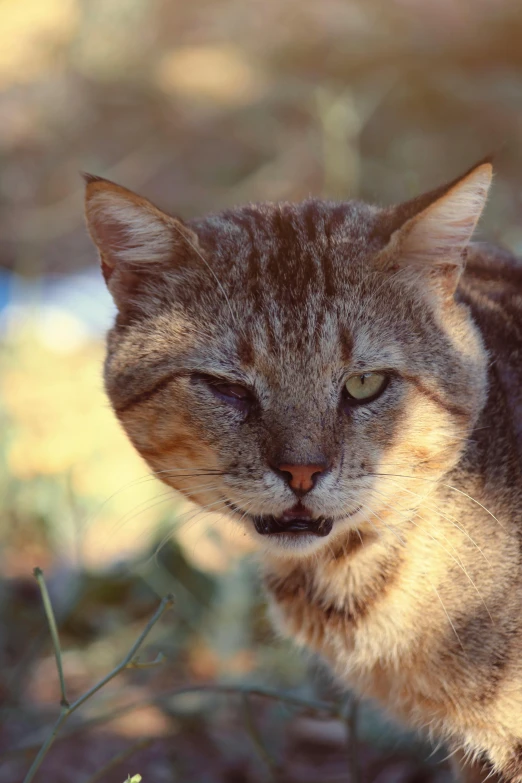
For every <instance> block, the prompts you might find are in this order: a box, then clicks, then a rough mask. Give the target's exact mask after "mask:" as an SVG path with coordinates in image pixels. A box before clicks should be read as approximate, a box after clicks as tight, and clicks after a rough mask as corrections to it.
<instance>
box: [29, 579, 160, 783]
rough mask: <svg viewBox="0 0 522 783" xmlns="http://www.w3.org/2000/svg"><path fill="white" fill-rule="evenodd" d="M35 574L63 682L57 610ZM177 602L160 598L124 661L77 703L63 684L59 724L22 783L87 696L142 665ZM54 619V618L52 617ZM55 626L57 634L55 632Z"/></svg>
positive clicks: (30, 779) (33, 774)
mask: <svg viewBox="0 0 522 783" xmlns="http://www.w3.org/2000/svg"><path fill="white" fill-rule="evenodd" d="M34 574H35V577H36V579H37V581H38V585H39V587H40V589H41V590H42V597H43V601H44V608H45V613H46V615H47V619H48V622H49V628H50V630H51V636H52V638H53V644H54V648H55V655H56V664H57V668H58V673H59V674H60V672H62V674H61V680H60V684H61V683H62V681H63V670H62V668H61V666H62V664H61V649H60V640H59V638H58V631H57V629H56V622H55V620H54V613H53V610H52V605H51V601H50V598H49V594H48V592H47V588H46V585H45V580H44V576H43V572H42V570H41V569H40V568H36V569H35V571H34ZM173 603H174V598H173V596H172V595H167V596H166V597H165V598H163V600H162V601H161V603H160V605H159V606H158V608H157V610H156V612H155V613H154V615H153V616H152V617H151V619H150V620H149V622H148V623H147V625H146V627H145V628H144V630H143V631H142V633H141V634H140V636H139V637H138V639H137V640H136V642H135V643H134V644H133V646H132V647H131V649H130V651H129V652H128V653H127V655H126V656H125V658H124V659H123V661H122V662H121V663H120V664H119V665H118V666H116V667H115V668H114V669H113V670H112V671H111V672H110V673H109V674H108V675H107V676H106V677H104V678H103V679H102V680H100V682H98V683H97V684H96V685H94V686H93V687H92V688H90V689H89V690H88V691H87V692H86V693H84V694H83V696H80V697H79V698H78V699H76V701H75V702H73V703H72V704H69V703H68V702H67V700H66V699H65V700H64V694H65V682H64V684H63V687H62V686H61V691H62V702H61V704H62V710H61V712H60V715H59V717H58V719H57V720H56V723H55V724H54V726H53V728H52V730H51V733H50V734H49V736H48V737H47V739H46V740H45V742H44V744H43V745H42V747H41V748H40V750H39V751H38V753H37V755H36V758H35V759H34V761H33V763H32V764H31V767H30V768H29V771H28V773H27V775H26V776H25V778H24V781H23V783H31V781H32V780H33V779H34V776H35V775H36V773H37V771H38V769H39V767H40V765H41V763H42V761H43V760H44V758H45V756H46V755H47V753H48V751H49V749H50V747H51V745H52V744H53V743H54V741H55V739H56V737H57V735H58V732H59V731H60V729H61V727H62V726H63V724H64V723H65V721H66V720H68V718H69V717H70V716H71V715H72V713H73V712H75V711H76V710H77V709H78V707H81V705H82V704H84V703H85V702H86V701H87V700H88V699H90V697H91V696H93V695H94V694H95V693H97V691H99V690H100V688H103V686H104V685H106V684H107V683H108V682H109V681H110V680H112V679H113V678H114V677H116V676H117V675H118V674H119V673H120V672H121V671H123V669H126V668H129V667H130V668H133V667H134V668H139V667H140V666H141V664H139V662H137V661H135V660H134V656H135V655H136V653H137V652H138V650H139V648H140V647H141V645H142V644H143V642H144V641H145V639H146V637H147V636H148V634H149V632H150V631H151V629H152V627H153V626H154V625H155V624H156V623H157V622H158V620H159V619H160V617H161V616H162V614H163V613H164V612H165V610H166V609H168V608H170V607H171V606H172V604H173ZM50 618H51V619H50ZM53 625H54V633H53ZM157 662H158V659H156V661H153V664H154V665H156V663H157Z"/></svg>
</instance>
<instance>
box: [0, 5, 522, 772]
mask: <svg viewBox="0 0 522 783" xmlns="http://www.w3.org/2000/svg"><path fill="white" fill-rule="evenodd" d="M521 40H522V4H521V3H520V2H519V0H263V1H262V2H261V0H191V2H189V1H187V0H184V1H182V0H110V1H109V0H1V2H0V91H1V95H0V341H1V345H0V368H1V372H0V421H1V430H0V753H1V755H0V783H16V782H17V781H22V780H23V777H24V774H25V773H26V772H27V769H28V766H29V764H30V762H31V759H32V758H33V757H34V753H35V749H37V748H38V746H39V744H40V743H41V742H42V740H43V739H44V738H45V736H46V733H47V732H48V731H49V727H50V725H51V723H52V721H53V720H54V719H55V718H56V715H57V712H58V702H59V688H58V679H57V675H56V669H55V664H54V659H53V655H52V648H51V646H50V642H49V638H48V636H49V635H48V630H47V626H46V622H45V618H44V615H43V612H42V608H41V601H40V595H39V592H38V588H37V586H36V583H35V581H34V579H33V578H32V576H31V572H32V569H33V568H34V567H35V566H40V567H42V568H44V570H45V572H46V575H47V579H48V583H49V589H50V592H51V596H52V599H53V603H54V605H55V610H56V613H57V617H58V622H59V625H60V629H61V635H62V643H63V648H64V668H65V676H66V679H67V682H68V686H69V690H70V693H71V695H72V696H74V695H78V694H80V693H81V692H82V691H83V690H85V689H86V688H88V687H90V686H91V685H93V684H94V683H95V682H96V681H97V680H98V679H99V678H100V677H102V676H103V675H104V674H105V673H106V672H107V671H109V670H110V669H111V667H112V666H114V665H115V664H116V663H118V661H119V660H121V659H122V657H123V656H124V655H125V653H126V651H127V650H128V649H129V648H130V646H131V644H132V642H133V641H134V639H135V638H136V637H137V636H138V634H139V632H140V631H141V629H142V628H143V627H144V625H145V624H146V622H147V620H148V618H149V617H150V616H151V615H152V613H153V612H154V610H155V608H156V606H157V603H158V601H159V599H160V598H161V597H162V596H163V595H165V594H166V593H167V592H172V593H174V595H175V598H176V603H175V607H174V609H173V610H172V611H171V612H170V613H169V614H168V615H166V616H165V618H164V619H163V620H162V621H161V622H160V623H159V624H158V627H155V628H154V630H153V632H152V634H151V637H150V641H149V642H148V649H146V650H145V652H144V653H143V654H144V656H145V657H146V658H148V659H152V658H154V656H155V654H156V652H157V651H158V650H161V651H163V653H164V654H165V656H166V658H167V660H166V663H165V664H163V666H160V667H157V668H152V669H150V670H143V671H137V672H129V673H127V674H124V675H121V676H120V677H119V678H117V679H115V680H114V682H112V683H110V685H108V686H107V688H106V689H105V690H104V691H102V692H101V693H100V694H98V695H97V696H96V697H95V698H94V699H93V700H92V701H91V702H89V703H87V704H86V705H85V707H84V708H83V710H82V711H79V713H77V714H75V715H74V716H73V718H71V720H70V722H69V724H67V726H66V727H65V728H64V730H63V732H62V735H61V737H60V738H59V739H58V740H57V742H56V744H55V745H54V747H53V748H52V749H51V751H50V753H49V755H48V757H47V759H46V761H45V762H44V766H43V767H42V769H41V771H40V773H39V774H40V777H39V778H38V777H37V778H36V780H52V781H53V783H62V782H63V783H87V781H89V783H92V781H94V780H100V781H122V780H123V779H124V777H125V776H126V774H127V772H132V773H138V772H139V773H140V774H141V775H142V776H143V780H144V783H162V782H163V781H165V782H167V781H169V782H171V781H183V783H196V782H197V783H218V782H221V781H228V782H229V783H240V782H241V781H247V782H248V781H252V782H253V783H256V782H257V781H264V780H279V781H283V780H284V781H288V783H292V782H293V781H296V782H297V781H299V782H300V783H330V781H332V783H333V781H346V782H348V781H353V783H355V782H356V781H357V779H359V781H368V782H369V781H372V783H374V782H375V783H391V782H392V781H397V783H399V782H400V781H408V783H414V782H415V781H418V782H419V783H420V781H429V780H433V781H435V780H438V781H441V782H442V781H449V780H450V779H451V777H450V773H449V767H448V765H447V764H444V763H443V764H442V765H440V766H438V767H436V766H435V765H434V760H433V759H431V760H430V759H428V754H429V751H430V748H429V747H427V746H426V745H424V744H422V743H421V742H419V741H418V740H417V739H415V738H412V737H411V736H409V735H405V734H403V733H401V732H399V731H397V730H396V729H394V728H392V727H390V726H389V725H388V724H386V723H384V722H383V720H382V718H381V717H380V716H379V714H378V713H376V712H373V711H372V710H371V709H370V708H369V707H367V706H366V705H360V706H359V711H358V715H359V719H358V720H357V738H355V737H354V733H353V729H354V725H355V720H354V715H353V709H352V707H346V696H344V695H342V694H341V693H340V692H339V691H337V690H336V689H335V688H334V687H333V685H332V684H331V683H330V681H329V679H328V677H327V676H326V675H325V674H324V673H323V672H322V671H321V669H320V667H318V666H317V665H316V664H314V662H313V661H307V660H305V658H304V657H303V656H301V655H298V654H297V653H296V652H295V650H294V649H293V648H292V646H291V645H290V644H287V643H285V642H282V641H280V640H278V639H275V638H274V636H273V635H272V633H271V631H270V628H269V624H268V622H267V619H266V614H265V609H264V604H263V600H262V597H261V595H260V590H259V584H258V582H257V574H256V566H255V559H254V558H253V557H252V555H251V553H250V549H249V545H248V542H247V541H246V540H245V539H244V538H243V537H241V536H240V535H238V534H237V532H235V531H234V530H233V529H231V528H230V527H229V525H228V523H227V522H226V520H224V519H220V518H212V517H204V516H203V515H201V514H196V513H195V512H194V509H190V508H188V507H187V506H186V505H184V504H183V502H182V501H181V500H180V499H179V498H176V497H175V496H174V494H173V493H170V492H167V491H166V489H165V488H162V487H161V486H160V485H159V484H158V483H157V482H156V481H155V480H153V479H151V478H150V477H149V475H148V473H147V469H146V467H145V465H144V464H143V463H142V462H141V461H140V460H139V458H138V457H137V456H136V455H135V454H134V453H133V452H132V450H131V448H130V446H129V445H128V443H127V442H126V440H125V438H124V437H123V435H122V433H121V431H120V429H119V427H118V425H117V424H116V422H115V421H114V419H113V417H112V415H111V412H110V410H109V408H108V405H107V402H106V400H105V398H104V395H103V391H102V381H101V364H102V360H103V336H104V332H105V330H106V328H107V326H108V324H109V323H110V321H111V318H112V315H113V308H112V303H111V301H110V298H109V296H108V294H107V293H106V291H105V288H104V285H103V282H102V280H101V277H100V275H99V273H98V269H97V265H96V258H95V254H94V251H93V248H92V247H91V245H90V243H89V241H88V239H87V235H86V231H85V228H84V224H83V214H82V182H81V179H80V176H79V172H80V171H81V170H84V171H90V172H92V173H96V174H100V175H103V176H105V177H108V178H110V179H113V180H116V181H118V182H120V183H121V184H123V185H126V186H127V187H130V188H132V189H135V190H138V191H139V192H141V193H142V194H144V195H146V196H148V197H149V198H150V199H152V200H153V201H154V202H156V203H157V204H158V205H159V206H161V207H163V208H165V209H167V210H168V211H170V212H172V213H174V214H178V215H180V216H182V217H191V216H193V215H197V214H201V213H203V212H207V211H216V210H219V209H221V208H223V207H227V206H231V205H233V204H237V203H240V202H244V201H257V200H264V199H269V200H276V199H301V198H303V197H306V196H308V195H309V194H314V195H321V194H322V195H325V196H328V197H333V198H341V199H343V198H348V197H360V198H365V199H369V200H372V201H375V202H377V203H382V204H385V203H390V202H392V201H396V200H400V199H404V198H408V197H410V196H411V195H413V194H415V193H417V192H419V191H421V190H423V189H427V188H430V187H432V186H435V185H437V184H439V183H440V182H442V181H444V180H445V179H449V178H452V177H454V176H455V175H456V174H458V173H459V172H460V171H463V170H465V169H466V168H467V167H468V166H470V165H471V164H473V163H474V162H475V161H477V160H478V159H480V158H481V157H483V156H485V155H489V154H494V155H495V162H496V171H497V175H496V179H495V185H494V189H493V195H492V199H491V203H490V205H489V206H488V209H487V214H486V215H485V219H484V220H483V222H482V229H481V230H482V233H483V234H484V235H485V236H487V237H489V238H491V239H494V240H495V241H498V242H501V243H503V244H505V245H507V246H508V247H511V248H512V249H513V250H515V251H520V250H522V227H521V222H520V210H521V206H522V204H521V189H520V183H521V182H522V144H521V143H520V138H521V136H522V47H521V45H520V41H521ZM190 684H195V685H198V686H205V687H206V686H208V685H209V684H214V685H215V684H218V685H220V686H222V687H231V688H233V687H234V686H236V685H238V684H239V685H241V684H243V685H245V684H248V685H249V686H253V687H254V686H255V687H260V688H272V689H275V690H276V691H277V692H278V693H283V692H285V693H286V692H292V693H293V694H296V695H298V696H299V697H300V698H302V699H305V700H308V701H317V700H318V699H322V700H328V701H329V702H334V703H336V704H338V705H340V712H339V714H335V710H332V709H330V710H329V711H328V710H326V712H324V711H323V712H321V711H320V710H319V711H317V709H313V707H312V706H309V707H308V708H307V709H302V708H301V709H298V708H296V707H290V706H289V705H284V704H280V703H278V702H277V700H276V701H270V700H268V699H266V698H261V697H255V698H254V697H252V699H251V701H250V702H249V703H250V707H251V709H250V711H248V709H247V706H248V705H245V704H244V703H243V701H242V700H241V699H240V698H239V696H237V695H234V693H230V694H229V695H226V694H223V693H222V694H219V695H212V694H210V693H208V692H206V691H201V692H198V693H190V694H188V695H187V696H185V697H184V698H180V697H171V696H169V694H170V693H171V692H172V690H175V689H177V688H180V687H186V686H188V685H190ZM245 710H246V711H245ZM350 710H352V712H351V713H350V715H351V717H350V715H349V716H348V717H346V715H347V714H348V712H350ZM355 739H356V741H355ZM118 754H123V756H125V761H122V762H121V763H120V764H118V763H117V761H118ZM442 755H443V754H442ZM356 767H359V770H358V771H357V769H356Z"/></svg>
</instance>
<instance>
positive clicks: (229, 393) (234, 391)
mask: <svg viewBox="0 0 522 783" xmlns="http://www.w3.org/2000/svg"><path fill="white" fill-rule="evenodd" d="M195 378H196V379H197V380H200V381H203V382H204V383H205V384H206V386H208V388H209V389H210V391H212V392H213V394H215V395H216V397H219V399H221V400H222V401H223V402H226V403H228V404H229V405H232V406H233V407H234V408H237V409H238V410H242V411H246V410H248V409H249V407H250V406H251V405H252V403H253V402H254V395H253V393H252V392H251V391H250V389H247V388H246V387H245V386H242V385H241V384H239V383H231V382H227V381H224V380H223V379H222V378H217V377H214V376H212V375H205V374H203V373H197V374H196V376H195Z"/></svg>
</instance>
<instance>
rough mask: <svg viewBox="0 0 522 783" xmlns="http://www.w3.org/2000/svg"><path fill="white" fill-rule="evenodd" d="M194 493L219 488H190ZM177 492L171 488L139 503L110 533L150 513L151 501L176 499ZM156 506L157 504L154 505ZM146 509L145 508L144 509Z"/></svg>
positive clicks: (114, 524)
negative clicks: (137, 517)
mask: <svg viewBox="0 0 522 783" xmlns="http://www.w3.org/2000/svg"><path fill="white" fill-rule="evenodd" d="M190 489H191V490H192V491H197V492H203V491H207V492H210V491H212V490H213V489H218V486H217V485H216V484H200V485H196V486H195V487H190ZM176 492H177V490H175V489H173V488H169V489H168V490H167V491H166V492H163V493H160V494H159V495H156V496H155V497H153V498H147V500H143V501H142V502H141V503H138V505H136V506H134V507H133V508H132V509H130V510H129V511H127V512H126V513H125V514H123V516H122V517H120V518H119V519H118V520H116V522H115V523H113V525H112V527H111V530H110V532H111V533H116V532H117V531H118V530H120V529H121V528H122V527H123V526H124V525H125V524H127V523H128V522H130V521H132V520H133V519H135V518H136V516H138V515H139V514H141V513H144V512H145V511H148V510H149V508H154V506H148V505H147V504H150V503H151V501H154V500H159V498H171V499H173V500H174V499H175V497H176V495H175V494H174V493H176ZM154 505H156V504H154ZM144 507H145V508H144Z"/></svg>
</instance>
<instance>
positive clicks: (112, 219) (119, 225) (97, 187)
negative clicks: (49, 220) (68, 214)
mask: <svg viewBox="0 0 522 783" xmlns="http://www.w3.org/2000/svg"><path fill="white" fill-rule="evenodd" d="M84 178H85V181H86V185H87V187H86V193H85V214H86V219H87V227H88V229H89V233H90V235H91V237H92V240H93V242H94V244H95V245H96V246H97V248H98V251H99V254H100V261H101V267H102V272H103V276H104V278H105V281H106V283H107V285H108V287H109V290H110V291H111V293H112V294H113V296H114V297H115V299H117V300H121V299H122V298H124V297H125V294H126V293H127V294H130V293H131V289H132V287H133V283H135V281H136V278H137V277H140V276H143V275H146V274H149V273H151V272H154V270H157V269H158V268H168V267H174V266H175V265H176V263H179V261H180V258H182V257H183V256H186V255H187V251H190V250H191V249H192V250H193V251H194V250H196V252H197V246H198V238H197V236H196V234H195V233H194V232H193V231H192V230H191V229H189V228H188V226H186V225H185V224H184V223H182V222H181V221H180V220H177V219H176V218H173V217H170V216H169V215H166V214H165V213H164V212H162V211H161V210H160V209H158V208H157V207H155V206H154V205H153V204H151V202H150V201H148V200H147V199H145V198H142V197H141V196H138V195H136V194H135V193H133V192H132V191H130V190H127V189H126V188H123V187H121V186H120V185H116V184H115V183H114V182H109V180H106V179H102V178H101V177H95V176H93V175H91V174H84ZM126 289H129V290H128V291H126ZM117 304H119V301H117Z"/></svg>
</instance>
